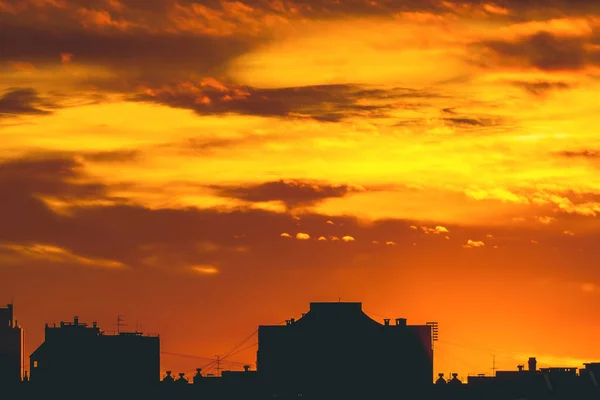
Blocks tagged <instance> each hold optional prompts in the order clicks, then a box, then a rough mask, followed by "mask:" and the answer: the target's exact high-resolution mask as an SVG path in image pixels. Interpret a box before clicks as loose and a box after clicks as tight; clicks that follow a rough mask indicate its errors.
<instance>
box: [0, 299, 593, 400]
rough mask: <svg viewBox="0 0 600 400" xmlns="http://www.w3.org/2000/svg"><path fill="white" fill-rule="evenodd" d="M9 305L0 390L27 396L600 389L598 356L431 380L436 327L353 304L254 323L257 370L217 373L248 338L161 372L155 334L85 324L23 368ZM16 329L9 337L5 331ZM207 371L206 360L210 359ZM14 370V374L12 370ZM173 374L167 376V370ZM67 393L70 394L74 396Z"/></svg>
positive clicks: (498, 395)
mask: <svg viewBox="0 0 600 400" xmlns="http://www.w3.org/2000/svg"><path fill="white" fill-rule="evenodd" d="M13 311H14V309H13V305H12V304H9V305H8V306H7V307H6V308H0V316H2V320H5V319H6V321H4V322H7V324H4V323H3V324H2V326H0V339H2V340H0V370H1V371H2V372H3V374H2V375H1V377H0V391H2V393H8V394H11V395H13V396H16V397H17V398H22V399H29V398H31V399H34V398H39V396H40V395H42V394H43V393H50V392H57V393H58V392H63V393H65V391H66V392H68V393H70V394H68V395H67V396H71V395H75V397H77V396H81V395H82V394H83V393H88V394H86V395H85V396H86V397H88V398H96V397H97V398H103V397H104V396H107V395H108V396H111V397H112V398H117V399H118V398H129V397H130V396H132V395H137V396H141V398H147V399H152V398H157V399H158V398H165V396H166V397H167V398H175V399H185V398H197V397H198V396H201V397H202V398H214V399H236V398H250V399H257V400H258V399H266V398H272V397H278V398H290V399H292V398H298V397H303V398H307V399H321V398H323V399H325V398H329V399H336V398H356V399H362V398H365V397H367V398H368V397H373V398H393V397H396V398H404V396H406V395H409V394H412V395H415V394H418V395H419V396H420V397H421V398H427V399H446V400H452V399H457V400H458V399H462V400H467V399H477V398H482V397H483V398H487V399H498V400H513V399H517V398H523V396H525V397H526V398H532V399H538V400H542V399H554V400H558V399H564V400H567V399H569V400H588V399H589V400H591V399H594V398H596V397H597V396H598V395H599V394H600V385H599V384H598V380H597V377H598V376H600V362H596V363H593V362H589V363H586V364H585V365H584V366H583V367H582V368H577V367H565V366H560V367H549V368H538V364H537V359H536V358H535V357H530V358H529V360H528V363H527V364H528V365H527V369H525V367H524V365H518V368H517V370H511V371H494V372H495V373H494V374H492V375H491V376H489V375H485V374H478V375H476V376H469V377H468V379H467V381H466V382H465V381H463V380H461V379H459V377H458V375H459V374H458V373H452V374H451V376H452V378H448V379H445V378H444V374H443V373H438V378H437V379H436V380H435V383H434V382H433V380H432V372H433V370H434V355H435V349H434V344H435V343H436V342H437V341H438V339H439V336H438V324H437V323H435V322H428V323H427V324H425V325H409V324H408V323H407V320H406V319H405V318H396V319H395V323H391V319H389V318H386V319H384V321H383V323H379V322H377V321H375V320H373V319H371V318H370V317H369V316H368V315H366V314H365V313H364V312H363V310H362V303H356V302H342V301H341V299H339V301H338V302H312V303H310V309H309V310H308V312H307V313H303V314H302V316H301V317H300V319H298V320H296V319H295V318H290V319H288V320H286V321H285V324H278V325H260V326H259V327H258V329H257V330H256V332H255V333H258V351H257V352H256V366H257V369H256V370H251V365H244V366H243V371H232V370H224V368H222V367H221V362H223V361H225V360H226V358H227V357H228V356H229V355H234V354H237V352H239V350H238V351H237V352H236V350H237V349H238V348H239V347H240V346H242V345H243V344H244V343H245V342H246V341H247V340H248V339H250V338H251V337H252V336H254V334H252V335H251V336H249V337H247V338H246V339H245V340H244V341H242V342H240V343H238V344H237V345H236V346H235V347H234V348H233V349H231V350H230V351H229V352H228V353H227V354H225V355H224V356H217V369H216V372H217V373H216V374H209V373H207V371H210V369H211V368H212V367H211V368H206V367H209V366H211V364H214V362H212V363H209V364H207V365H206V366H205V367H203V368H196V369H195V374H194V375H193V376H191V374H190V373H189V371H185V372H178V373H177V374H174V373H173V371H171V370H167V371H165V373H164V374H163V373H161V366H160V363H161V354H163V352H162V351H161V350H160V336H152V335H148V334H144V333H143V332H141V331H137V330H136V331H132V332H127V331H123V330H121V329H120V328H121V323H122V320H121V318H118V322H117V325H118V326H117V332H114V333H112V334H111V333H107V332H105V331H103V330H102V329H101V328H100V327H99V326H98V324H97V322H93V323H92V324H91V325H90V324H88V323H86V322H82V321H81V320H80V319H79V317H78V316H75V317H74V318H73V321H72V322H65V321H61V322H60V323H59V324H58V325H56V324H52V325H48V324H46V325H45V338H44V342H43V343H42V344H40V345H39V346H38V347H37V349H36V350H35V351H34V352H33V353H32V354H31V355H30V357H29V359H30V360H29V371H27V370H24V371H23V365H24V364H25V360H23V359H19V356H21V357H23V356H24V354H23V352H22V349H23V347H22V344H23V341H24V336H23V335H22V331H21V330H20V328H19V327H18V326H19V325H18V323H17V322H16V320H15V319H14V317H15V315H14V313H13ZM13 333H16V335H13ZM213 367H214V365H213ZM21 374H22V378H21V376H20V375H21ZM175 375H176V376H175ZM75 397H74V398H75Z"/></svg>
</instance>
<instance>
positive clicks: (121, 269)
mask: <svg viewBox="0 0 600 400" xmlns="http://www.w3.org/2000/svg"><path fill="white" fill-rule="evenodd" d="M599 78H600V4H598V3H597V2H596V1H593V0H568V1H567V0H549V1H542V0H503V1H496V2H485V1H475V0H456V1H450V0H447V1H444V0H442V1H438V0H406V1H402V2H400V1H390V0H372V1H369V0H347V1H343V0H296V1H288V0H272V1H267V0H254V1H250V0H244V1H225V0H195V1H192V0H148V1H142V0H70V1H66V0H18V1H17V0H0V301H3V302H5V303H8V302H10V301H14V302H15V311H16V314H17V319H19V321H20V324H21V325H22V326H23V327H24V328H25V329H26V353H27V354H30V353H31V352H32V351H33V350H34V349H35V347H37V346H38V345H39V344H40V343H41V342H42V341H43V326H44V323H45V322H48V323H52V322H58V321H60V320H72V318H73V316H74V315H78V316H79V317H80V319H81V320H82V321H86V322H91V321H98V323H99V325H100V327H101V328H103V329H104V330H106V331H112V330H115V329H116V326H115V324H116V322H117V315H119V314H121V315H124V317H123V318H124V319H125V323H126V324H127V326H126V327H124V328H123V329H129V330H134V329H136V328H138V329H141V330H143V331H145V332H149V333H153V334H160V335H161V346H162V350H163V352H164V353H163V354H162V356H161V357H162V367H161V368H162V369H163V370H173V371H174V372H184V371H185V372H188V373H189V372H190V371H193V370H194V369H195V368H197V367H202V366H205V365H208V364H209V363H210V360H209V359H211V358H214V357H216V356H217V355H219V356H223V355H224V354H226V353H227V352H228V351H229V350H231V349H232V348H233V347H234V346H235V345H236V344H237V343H239V342H240V341H242V340H243V339H245V338H247V337H249V339H248V340H247V341H246V342H244V345H243V346H242V347H239V348H238V350H239V353H237V354H235V355H233V354H232V355H231V356H230V357H229V358H228V360H229V361H231V362H230V363H229V364H228V363H227V362H224V363H223V364H222V365H221V366H222V367H223V368H225V369H228V368H229V369H241V365H242V364H243V363H249V364H251V365H254V363H255V356H256V353H255V351H256V341H257V338H256V335H254V336H252V333H253V332H255V331H256V329H257V327H258V325H269V324H278V323H282V322H283V321H284V320H285V319H288V318H291V317H296V318H297V317H299V316H300V315H301V313H303V312H306V311H307V310H308V308H309V303H310V302H311V301H339V300H340V299H341V301H361V302H363V309H364V311H365V312H367V314H369V315H370V316H371V317H372V318H374V319H376V320H378V321H380V322H382V320H383V318H384V317H385V318H397V317H404V318H407V319H408V323H409V324H424V323H425V322H428V321H437V322H438V323H439V341H438V342H437V343H436V347H435V366H434V369H435V373H438V372H444V373H446V374H449V373H451V372H457V373H459V376H461V377H466V376H467V375H468V374H477V373H487V374H489V373H491V372H492V371H491V368H492V366H493V365H494V364H493V362H494V361H493V360H494V359H495V367H496V368H498V369H509V370H514V369H516V367H517V365H518V364H525V363H526V362H527V359H528V357H533V356H534V357H537V359H538V365H540V367H544V366H574V367H580V366H581V365H582V364H583V363H584V362H591V361H600V349H599V348H598V346H597V339H596V338H597V337H599V336H600V325H599V323H598V305H599V304H600V269H599V268H598V259H600V248H599V247H598V246H597V243H598V241H599V240H600V223H599V218H600V217H599V214H600V127H599V125H598V119H597V118H598V117H597V116H598V113H600V102H598V101H597V100H596V97H597V93H598V90H600V79H599ZM193 357H204V358H193ZM323 362H326V361H323ZM213 366H214V364H213Z"/></svg>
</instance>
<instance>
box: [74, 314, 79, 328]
mask: <svg viewBox="0 0 600 400" xmlns="http://www.w3.org/2000/svg"><path fill="white" fill-rule="evenodd" d="M73 325H75V326H77V325H79V317H78V316H75V317H74V318H73Z"/></svg>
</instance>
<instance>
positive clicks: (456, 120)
mask: <svg viewBox="0 0 600 400" xmlns="http://www.w3.org/2000/svg"><path fill="white" fill-rule="evenodd" d="M444 121H445V122H448V123H450V124H453V125H471V126H483V125H486V124H485V123H483V122H482V121H480V120H478V119H473V118H444Z"/></svg>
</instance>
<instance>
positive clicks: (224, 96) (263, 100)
mask: <svg viewBox="0 0 600 400" xmlns="http://www.w3.org/2000/svg"><path fill="white" fill-rule="evenodd" d="M434 97H442V96H441V95H439V94H437V93H434V92H428V91H420V90H411V89H403V88H393V89H389V90H382V89H365V88H362V87H360V86H358V85H343V84H340V85H318V86H304V87H290V88H277V89H261V88H253V87H249V86H238V85H228V84H225V83H222V82H219V81H216V80H214V79H205V80H201V81H200V82H199V83H195V82H189V81H186V82H179V83H177V84H171V85H169V86H164V85H163V86H162V87H157V88H156V89H154V88H152V87H149V88H147V89H146V90H145V91H144V92H143V93H138V94H134V95H131V96H130V97H129V100H131V101H144V102H153V103H158V104H162V105H168V106H171V107H178V108H186V109H191V110H194V111H195V112H196V113H198V114H201V115H205V114H223V113H239V114H248V115H263V116H296V117H300V118H301V117H309V118H313V119H316V120H320V121H339V120H341V119H344V118H347V117H351V116H369V117H383V116H385V115H386V113H387V111H389V110H391V109H395V108H401V107H402V105H403V104H405V103H406V102H407V101H409V99H413V98H434ZM373 101H376V104H375V103H374V102H373ZM370 103H372V104H370Z"/></svg>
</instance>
